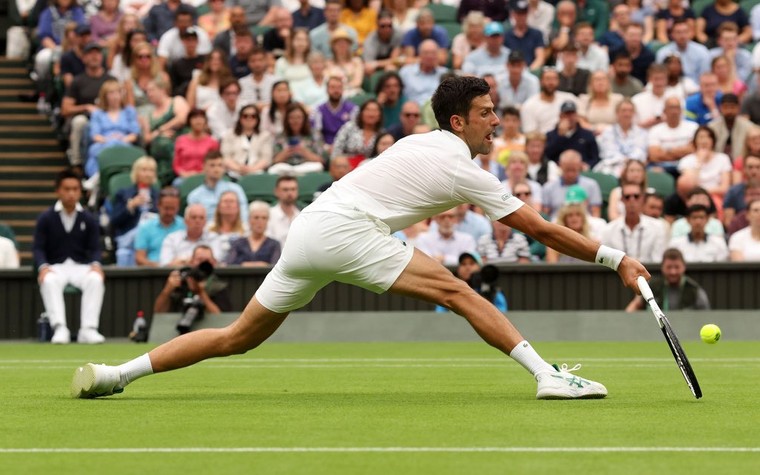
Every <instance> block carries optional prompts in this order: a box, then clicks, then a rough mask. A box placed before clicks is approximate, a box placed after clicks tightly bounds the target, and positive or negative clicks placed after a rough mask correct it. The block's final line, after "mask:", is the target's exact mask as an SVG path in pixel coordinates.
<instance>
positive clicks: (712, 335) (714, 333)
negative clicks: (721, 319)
mask: <svg viewBox="0 0 760 475" xmlns="http://www.w3.org/2000/svg"><path fill="white" fill-rule="evenodd" d="M699 336H700V338H702V341H704V342H705V343H708V344H710V345H712V344H713V343H717V342H718V340H720V328H718V325H715V324H712V323H710V324H708V325H705V326H703V327H702V329H701V330H699Z"/></svg>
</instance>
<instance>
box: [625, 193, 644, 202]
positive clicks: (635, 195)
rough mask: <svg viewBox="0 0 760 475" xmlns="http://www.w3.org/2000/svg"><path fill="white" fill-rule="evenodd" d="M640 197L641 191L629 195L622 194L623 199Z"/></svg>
mask: <svg viewBox="0 0 760 475" xmlns="http://www.w3.org/2000/svg"><path fill="white" fill-rule="evenodd" d="M639 198H641V193H632V194H630V195H623V199H624V200H637V199H639Z"/></svg>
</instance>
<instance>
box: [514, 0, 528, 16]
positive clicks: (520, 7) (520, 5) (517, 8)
mask: <svg viewBox="0 0 760 475" xmlns="http://www.w3.org/2000/svg"><path fill="white" fill-rule="evenodd" d="M512 11H514V12H516V13H527V12H528V2H527V1H525V0H517V1H516V2H512Z"/></svg>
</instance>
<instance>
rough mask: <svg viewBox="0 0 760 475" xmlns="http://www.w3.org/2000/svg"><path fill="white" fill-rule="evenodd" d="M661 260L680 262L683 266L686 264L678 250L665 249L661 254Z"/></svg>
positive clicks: (672, 248)
mask: <svg viewBox="0 0 760 475" xmlns="http://www.w3.org/2000/svg"><path fill="white" fill-rule="evenodd" d="M662 260H663V261H681V262H683V263H684V264H686V260H685V259H684V258H683V254H682V253H681V251H679V250H678V249H676V248H674V247H671V248H669V249H665V252H663V253H662Z"/></svg>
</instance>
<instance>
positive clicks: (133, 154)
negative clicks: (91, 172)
mask: <svg viewBox="0 0 760 475" xmlns="http://www.w3.org/2000/svg"><path fill="white" fill-rule="evenodd" d="M145 155H147V154H146V152H145V150H144V149H142V148H140V147H132V146H130V147H109V148H107V149H105V150H103V151H102V152H100V154H99V155H98V168H99V169H100V191H101V193H102V194H103V196H109V195H110V194H111V190H110V189H109V183H110V181H111V177H112V176H114V175H116V174H117V173H121V172H128V171H131V170H132V164H133V163H135V161H136V160H137V159H138V158H140V157H142V156H145Z"/></svg>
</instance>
